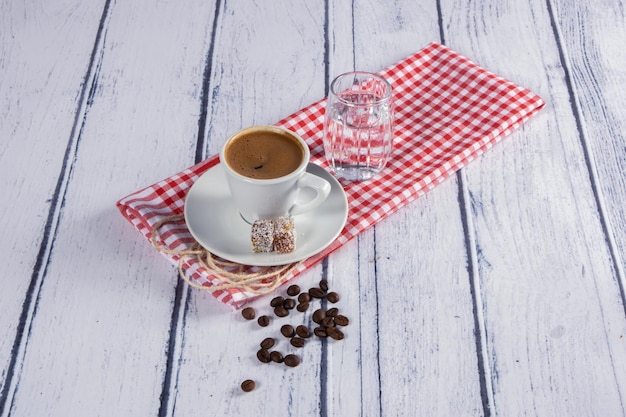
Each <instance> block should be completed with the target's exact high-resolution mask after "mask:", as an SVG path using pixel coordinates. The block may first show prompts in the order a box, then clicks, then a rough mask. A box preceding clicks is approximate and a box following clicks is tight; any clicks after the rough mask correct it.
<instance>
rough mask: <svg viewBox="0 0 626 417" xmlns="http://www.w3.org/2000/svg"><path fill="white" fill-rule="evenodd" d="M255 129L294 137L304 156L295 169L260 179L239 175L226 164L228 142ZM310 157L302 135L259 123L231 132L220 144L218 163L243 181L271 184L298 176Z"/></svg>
mask: <svg viewBox="0 0 626 417" xmlns="http://www.w3.org/2000/svg"><path fill="white" fill-rule="evenodd" d="M255 130H262V131H270V132H274V133H284V134H287V135H289V136H292V137H293V138H295V139H296V140H297V141H298V142H299V143H300V145H301V146H302V149H303V150H304V157H303V158H302V163H300V165H298V168H296V169H295V170H293V171H292V172H290V173H289V174H287V175H283V176H282V177H277V178H270V179H262V178H250V177H246V176H245V175H241V174H240V173H238V172H237V171H235V170H233V169H232V168H231V167H230V165H228V163H227V162H226V158H225V152H226V147H227V146H228V144H229V143H230V141H231V140H233V139H235V138H236V137H239V136H242V135H245V134H247V133H249V132H251V131H255ZM310 159H311V151H310V150H309V146H308V145H307V143H306V142H305V141H304V139H302V137H300V135H298V134H297V133H295V132H293V131H291V130H289V129H285V128H284V127H279V126H272V125H259V126H250V127H246V128H244V129H241V130H239V131H237V132H235V133H234V134H232V135H231V136H230V137H229V138H228V139H227V140H226V142H225V143H224V145H223V146H222V149H221V150H220V163H221V164H222V166H223V167H224V170H226V171H227V172H228V173H229V174H230V175H232V176H234V177H236V178H239V179H241V180H243V181H246V182H251V183H255V184H259V185H271V184H276V183H279V182H283V181H287V180H289V179H291V178H293V177H295V176H298V175H300V174H301V173H302V171H304V170H305V169H306V168H307V166H308V165H309V160H310Z"/></svg>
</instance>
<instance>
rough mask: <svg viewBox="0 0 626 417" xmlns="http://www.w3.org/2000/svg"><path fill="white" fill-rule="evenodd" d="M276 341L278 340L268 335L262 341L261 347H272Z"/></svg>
mask: <svg viewBox="0 0 626 417" xmlns="http://www.w3.org/2000/svg"><path fill="white" fill-rule="evenodd" d="M275 343H276V341H275V340H274V339H273V338H271V337H266V338H265V339H263V341H262V342H261V347H262V348H263V349H271V348H272V347H273V346H274V344H275Z"/></svg>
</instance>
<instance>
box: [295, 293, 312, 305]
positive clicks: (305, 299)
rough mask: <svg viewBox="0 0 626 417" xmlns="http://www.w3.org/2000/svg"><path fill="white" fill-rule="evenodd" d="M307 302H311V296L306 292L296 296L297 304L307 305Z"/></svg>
mask: <svg viewBox="0 0 626 417" xmlns="http://www.w3.org/2000/svg"><path fill="white" fill-rule="evenodd" d="M309 301H311V296H310V295H309V293H308V292H301V293H300V295H299V296H298V302H300V303H308V302H309Z"/></svg>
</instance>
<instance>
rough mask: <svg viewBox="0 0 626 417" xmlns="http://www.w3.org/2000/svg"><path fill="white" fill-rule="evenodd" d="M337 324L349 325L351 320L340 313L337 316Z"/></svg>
mask: <svg viewBox="0 0 626 417" xmlns="http://www.w3.org/2000/svg"><path fill="white" fill-rule="evenodd" d="M335 324H336V325H337V326H347V325H348V324H350V320H349V319H348V318H347V317H346V316H344V315H342V314H338V315H337V316H335Z"/></svg>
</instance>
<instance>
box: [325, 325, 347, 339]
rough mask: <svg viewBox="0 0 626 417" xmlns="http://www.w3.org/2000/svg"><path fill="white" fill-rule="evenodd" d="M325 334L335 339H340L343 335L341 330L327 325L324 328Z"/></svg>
mask: <svg viewBox="0 0 626 417" xmlns="http://www.w3.org/2000/svg"><path fill="white" fill-rule="evenodd" d="M326 334H327V335H328V336H329V337H332V338H333V339H335V340H341V339H343V337H344V335H343V332H342V331H341V330H339V329H338V328H336V327H328V328H327V329H326Z"/></svg>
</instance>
